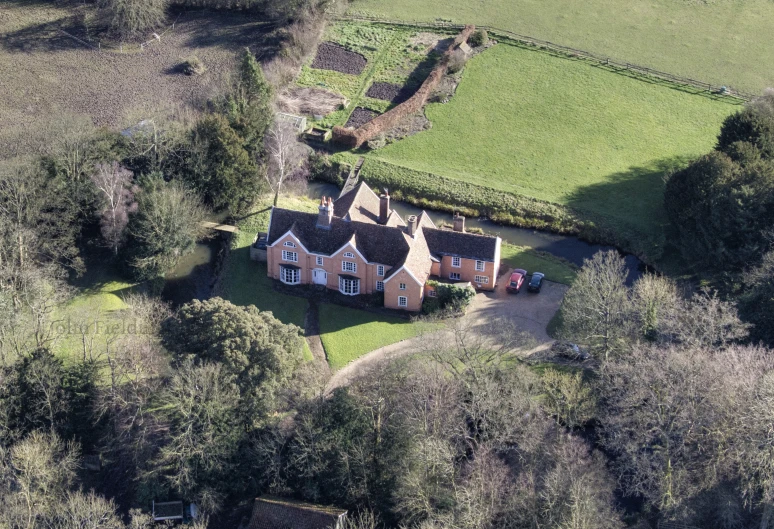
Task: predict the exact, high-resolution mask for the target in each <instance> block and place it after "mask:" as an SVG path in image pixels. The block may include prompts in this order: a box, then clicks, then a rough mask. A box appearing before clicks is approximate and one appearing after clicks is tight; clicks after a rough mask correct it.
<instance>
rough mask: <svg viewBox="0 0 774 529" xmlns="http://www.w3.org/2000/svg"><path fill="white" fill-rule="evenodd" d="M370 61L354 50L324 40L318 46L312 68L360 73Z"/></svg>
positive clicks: (353, 73)
mask: <svg viewBox="0 0 774 529" xmlns="http://www.w3.org/2000/svg"><path fill="white" fill-rule="evenodd" d="M367 62H368V61H367V60H366V58H365V57H363V56H362V55H360V54H359V53H355V52H354V51H349V50H347V49H345V48H342V47H341V46H339V45H337V44H334V43H332V42H323V43H321V44H320V45H319V46H318V47H317V56H316V57H315V58H314V62H313V63H312V68H317V69H318V70H333V71H334V72H341V73H348V74H352V75H360V74H361V73H362V72H363V70H364V69H365V67H366V63H367Z"/></svg>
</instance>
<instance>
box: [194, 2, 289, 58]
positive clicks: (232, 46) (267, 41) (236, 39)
mask: <svg viewBox="0 0 774 529" xmlns="http://www.w3.org/2000/svg"><path fill="white" fill-rule="evenodd" d="M179 23H180V24H184V25H185V26H186V27H190V28H191V35H190V36H189V38H188V41H187V45H188V46H191V47H195V48H209V47H221V48H225V49H228V50H233V51H234V52H239V51H241V50H243V49H244V48H250V50H251V51H252V52H253V53H255V55H256V57H257V58H258V59H259V60H262V61H263V60H268V59H271V58H272V57H274V56H275V55H276V54H277V53H278V52H279V50H280V49H281V46H282V43H283V42H284V36H283V33H282V31H280V30H279V28H278V26H277V25H276V24H274V23H270V22H265V21H260V20H257V19H256V18H253V17H250V16H249V15H244V14H238V13H215V12H211V11H194V12H190V11H186V12H183V13H182V15H181V17H180V19H179Z"/></svg>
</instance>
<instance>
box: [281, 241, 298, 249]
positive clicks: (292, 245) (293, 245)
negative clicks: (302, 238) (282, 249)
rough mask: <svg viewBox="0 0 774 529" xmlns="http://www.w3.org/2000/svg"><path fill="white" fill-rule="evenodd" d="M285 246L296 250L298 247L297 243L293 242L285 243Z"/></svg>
mask: <svg viewBox="0 0 774 529" xmlns="http://www.w3.org/2000/svg"><path fill="white" fill-rule="evenodd" d="M283 246H287V247H288V248H295V247H296V243H294V242H291V241H285V244H283Z"/></svg>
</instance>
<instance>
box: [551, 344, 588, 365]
mask: <svg viewBox="0 0 774 529" xmlns="http://www.w3.org/2000/svg"><path fill="white" fill-rule="evenodd" d="M551 351H553V352H554V354H556V355H557V356H561V357H562V358H566V359H568V360H576V361H581V362H582V361H584V360H588V359H589V358H591V355H590V354H589V353H588V352H587V351H584V350H583V349H581V348H580V346H578V344H574V343H572V342H565V341H562V340H559V341H556V342H554V343H553V345H551Z"/></svg>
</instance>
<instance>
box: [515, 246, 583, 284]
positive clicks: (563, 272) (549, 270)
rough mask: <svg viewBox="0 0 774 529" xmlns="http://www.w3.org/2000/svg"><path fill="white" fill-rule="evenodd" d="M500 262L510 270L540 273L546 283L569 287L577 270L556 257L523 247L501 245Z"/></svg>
mask: <svg viewBox="0 0 774 529" xmlns="http://www.w3.org/2000/svg"><path fill="white" fill-rule="evenodd" d="M501 258H502V261H503V262H504V263H505V264H506V265H507V266H508V267H510V268H522V269H524V270H526V271H527V272H529V273H530V274H531V273H532V272H542V273H544V274H545V276H546V279H547V280H548V281H554V282H555V283H562V284H565V285H571V284H572V282H573V281H574V280H575V276H576V275H577V273H578V272H577V270H578V268H577V267H576V266H574V265H572V264H570V263H568V262H566V261H564V260H562V259H559V258H558V257H554V256H553V255H551V254H549V253H545V252H538V251H536V250H534V249H532V248H527V247H524V246H514V245H512V244H503V245H502V253H501Z"/></svg>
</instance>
